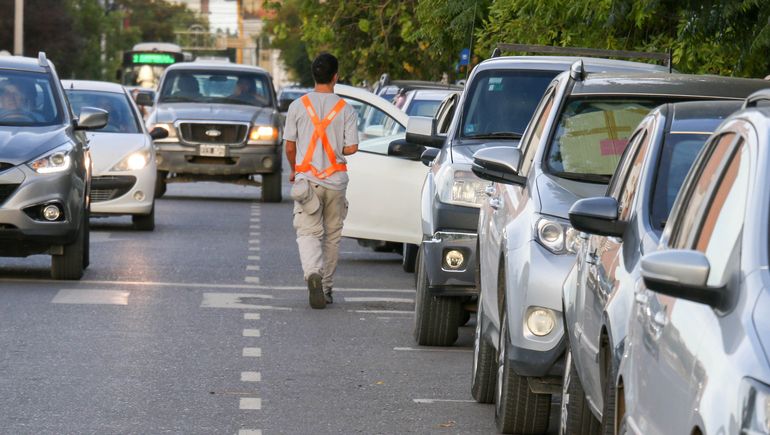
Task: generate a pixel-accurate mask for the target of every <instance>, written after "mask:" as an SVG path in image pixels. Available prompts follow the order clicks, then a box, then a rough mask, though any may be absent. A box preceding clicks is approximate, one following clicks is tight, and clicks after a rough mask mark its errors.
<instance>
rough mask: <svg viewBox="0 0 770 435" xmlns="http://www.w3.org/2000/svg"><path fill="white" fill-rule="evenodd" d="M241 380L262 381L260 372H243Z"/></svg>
mask: <svg viewBox="0 0 770 435" xmlns="http://www.w3.org/2000/svg"><path fill="white" fill-rule="evenodd" d="M241 382H262V375H261V374H260V373H259V372H241Z"/></svg>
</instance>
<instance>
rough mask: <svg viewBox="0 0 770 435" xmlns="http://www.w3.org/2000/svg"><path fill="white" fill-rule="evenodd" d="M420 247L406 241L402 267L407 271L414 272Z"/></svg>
mask: <svg viewBox="0 0 770 435" xmlns="http://www.w3.org/2000/svg"><path fill="white" fill-rule="evenodd" d="M418 249H420V247H419V246H418V245H413V244H411V243H404V252H403V256H402V257H401V267H402V268H403V269H404V272H406V273H414V266H415V262H416V261H417V250H418Z"/></svg>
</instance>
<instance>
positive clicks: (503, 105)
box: [460, 70, 559, 139]
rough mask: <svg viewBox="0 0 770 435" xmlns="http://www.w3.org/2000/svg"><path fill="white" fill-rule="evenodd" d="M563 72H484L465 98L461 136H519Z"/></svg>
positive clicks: (508, 137) (514, 137)
mask: <svg viewBox="0 0 770 435" xmlns="http://www.w3.org/2000/svg"><path fill="white" fill-rule="evenodd" d="M558 72H559V71H516V70H489V71H482V72H480V73H479V74H478V75H477V76H476V77H475V79H474V80H473V83H472V84H471V87H470V89H468V96H469V97H468V98H467V99H466V101H465V104H464V107H463V113H462V122H461V127H460V137H465V138H479V139H490V138H500V139H518V138H520V137H521V134H522V133H523V132H524V129H525V128H526V127H527V124H528V123H529V120H530V118H532V113H533V112H534V111H535V108H536V107H537V103H538V102H540V99H541V98H542V97H543V93H544V92H545V89H546V87H548V84H549V83H551V80H553V78H554V77H555V76H556V74H558Z"/></svg>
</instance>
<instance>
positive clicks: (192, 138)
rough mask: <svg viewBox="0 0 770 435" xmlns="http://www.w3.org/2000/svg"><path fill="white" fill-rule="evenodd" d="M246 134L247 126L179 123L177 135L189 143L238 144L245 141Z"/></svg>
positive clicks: (247, 131)
mask: <svg viewBox="0 0 770 435" xmlns="http://www.w3.org/2000/svg"><path fill="white" fill-rule="evenodd" d="M215 132H219V134H218V135H217V134H216V133H215ZM248 133H249V125H248V124H208V123H197V122H181V123H179V134H180V135H181V136H182V139H183V140H184V141H185V142H190V143H211V144H238V143H243V142H244V141H245V140H246V135H247V134H248Z"/></svg>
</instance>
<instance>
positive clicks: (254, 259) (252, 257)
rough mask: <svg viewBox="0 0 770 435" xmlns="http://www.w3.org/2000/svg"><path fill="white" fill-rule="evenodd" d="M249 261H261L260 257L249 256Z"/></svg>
mask: <svg viewBox="0 0 770 435" xmlns="http://www.w3.org/2000/svg"><path fill="white" fill-rule="evenodd" d="M249 260H251V261H259V255H249Z"/></svg>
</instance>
